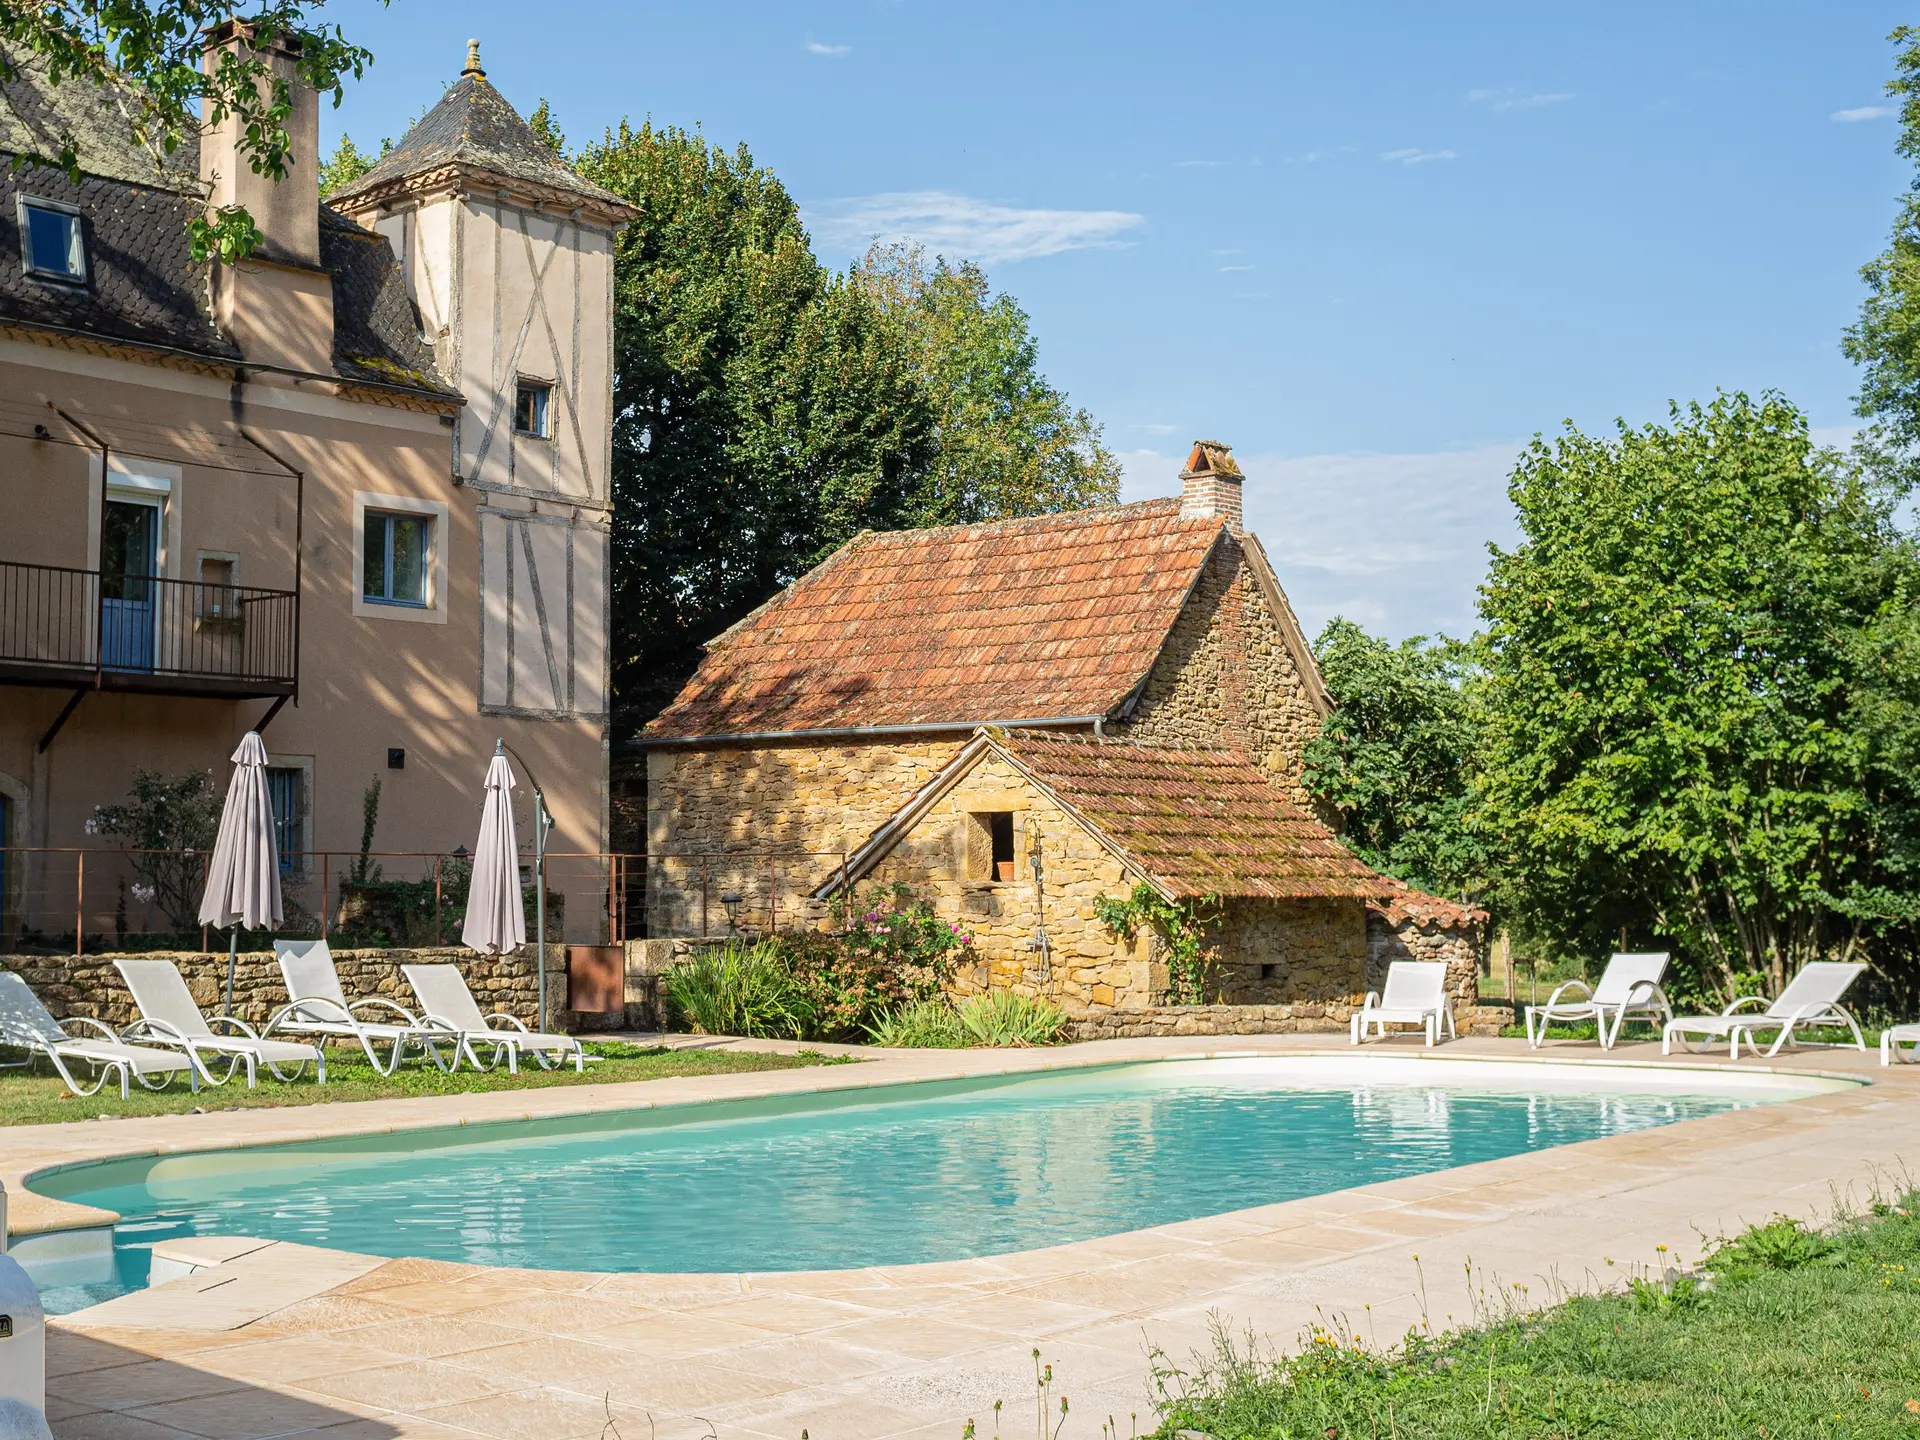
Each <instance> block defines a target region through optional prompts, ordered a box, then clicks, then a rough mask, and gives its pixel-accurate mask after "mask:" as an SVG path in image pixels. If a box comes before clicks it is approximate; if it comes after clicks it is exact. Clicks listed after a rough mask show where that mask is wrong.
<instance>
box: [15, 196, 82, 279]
mask: <svg viewBox="0 0 1920 1440" xmlns="http://www.w3.org/2000/svg"><path fill="white" fill-rule="evenodd" d="M19 199H20V215H19V219H20V252H21V253H20V258H21V261H22V263H23V264H24V266H25V268H26V271H27V273H28V274H29V275H33V276H37V277H39V278H40V279H43V280H62V281H65V282H67V283H68V284H71V285H84V284H86V283H87V245H86V234H85V231H84V229H83V228H82V226H81V223H80V212H79V210H77V209H76V208H74V207H73V206H71V205H63V204H61V203H60V202H59V201H57V200H40V199H36V198H35V197H33V196H29V195H22V196H20V197H19Z"/></svg>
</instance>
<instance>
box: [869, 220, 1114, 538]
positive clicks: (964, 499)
mask: <svg viewBox="0 0 1920 1440" xmlns="http://www.w3.org/2000/svg"><path fill="white" fill-rule="evenodd" d="M850 279H851V280H852V282H853V284H855V285H856V286H858V287H859V288H860V289H861V290H862V291H863V292H865V294H866V295H867V297H868V298H869V299H870V300H871V301H872V302H873V303H874V304H875V305H877V306H878V307H879V309H880V311H881V313H882V314H884V315H885V316H886V317H887V319H888V321H889V322H890V323H891V325H892V326H893V328H894V329H895V330H896V332H897V333H898V336H899V339H900V342H901V344H902V345H903V346H904V347H905V349H906V351H907V354H908V355H909V356H910V357H911V362H912V364H913V367H914V370H915V372H916V374H917V376H918V378H919V382H920V386H921V388H922V390H923V391H924V392H925V394H926V397H927V400H928V402H929V403H930V404H931V405H932V407H933V411H934V436H933V440H934V447H935V453H934V459H933V462H932V466H931V470H930V474H929V476H928V481H927V484H926V485H925V487H924V488H923V491H922V499H921V502H920V503H921V505H922V506H923V523H925V524H935V525H938V524H949V523H954V522H964V521H975V520H997V519H1001V518H1003V517H1006V516H1013V515H1034V514H1042V513H1046V512H1049V511H1055V510H1077V509H1082V508H1084V507H1086V506H1088V505H1098V504H1103V503H1111V502H1112V501H1113V500H1114V499H1115V497H1117V496H1118V494H1119V492H1120V465H1119V462H1118V461H1117V460H1115V459H1114V457H1113V455H1112V453H1111V452H1110V451H1108V450H1107V448H1106V446H1105V445H1104V444H1103V443H1102V437H1101V431H1100V426H1099V425H1098V423H1096V422H1095V420H1094V419H1093V417H1092V416H1091V415H1089V414H1088V413H1087V412H1086V411H1085V410H1076V409H1074V408H1073V407H1072V406H1071V405H1070V404H1069V403H1068V401H1067V397H1066V396H1065V395H1063V394H1062V393H1061V392H1060V391H1058V390H1056V389H1054V388H1053V386H1051V385H1049V384H1048V383H1047V381H1046V379H1045V377H1044V376H1042V375H1041V374H1040V372H1039V368H1038V360H1039V346H1038V343H1037V342H1036V341H1035V339H1034V336H1033V332H1032V330H1031V328H1030V327H1029V323H1028V319H1027V315H1026V312H1025V311H1023V310H1022V309H1021V308H1020V307H1019V306H1018V305H1017V304H1016V303H1014V299H1013V297H1012V296H1011V295H1007V294H1004V293H1003V294H1001V295H998V296H995V295H993V293H992V287H991V286H990V285H989V284H988V283H987V277H986V273H985V272H984V271H983V270H981V269H980V267H979V266H977V265H974V264H971V263H968V262H963V263H960V264H958V265H955V264H950V263H948V262H947V261H946V260H944V259H936V260H935V261H934V262H933V264H932V265H931V266H929V265H928V263H927V257H926V252H925V250H924V249H922V248H921V247H920V246H918V245H906V244H895V245H875V246H874V247H873V248H872V249H870V250H868V252H867V254H866V257H865V259H863V260H862V261H861V262H860V264H859V265H857V266H856V267H855V268H854V270H853V273H852V275H851V276H850Z"/></svg>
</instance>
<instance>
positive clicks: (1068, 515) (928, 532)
mask: <svg viewBox="0 0 1920 1440" xmlns="http://www.w3.org/2000/svg"><path fill="white" fill-rule="evenodd" d="M1179 506H1180V497H1179V496H1178V495H1155V496H1152V497H1150V498H1149V499H1146V500H1127V501H1115V502H1114V503H1113V504H1111V505H1087V506H1083V507H1081V508H1080V509H1078V510H1049V511H1046V512H1044V513H1042V514H1039V515H1009V516H1006V517H1005V518H1003V519H999V520H960V521H955V522H954V523H953V524H951V525H923V526H911V525H909V526H904V527H902V528H901V529H898V530H863V531H862V532H861V535H863V536H870V537H871V538H873V539H874V540H890V539H892V538H894V537H895V536H912V537H913V538H915V539H923V538H927V537H937V536H942V535H958V534H962V533H966V532H974V531H982V530H1011V529H1013V528H1014V527H1016V526H1022V525H1024V526H1029V527H1031V528H1034V529H1040V528H1042V527H1044V526H1047V525H1060V524H1091V523H1092V522H1093V521H1095V520H1098V519H1101V518H1103V517H1110V516H1114V515H1119V514H1122V513H1123V512H1126V511H1129V510H1131V511H1138V512H1142V513H1146V512H1149V511H1150V512H1152V513H1153V514H1156V515H1157V514H1160V513H1162V512H1165V511H1171V510H1177V509H1178V508H1179ZM1190 523H1192V524H1195V525H1198V524H1201V523H1206V524H1212V525H1216V526H1217V525H1222V524H1225V523H1226V522H1225V521H1224V520H1221V519H1219V518H1218V517H1212V518H1210V519H1208V520H1205V521H1200V520H1195V521H1192V522H1190Z"/></svg>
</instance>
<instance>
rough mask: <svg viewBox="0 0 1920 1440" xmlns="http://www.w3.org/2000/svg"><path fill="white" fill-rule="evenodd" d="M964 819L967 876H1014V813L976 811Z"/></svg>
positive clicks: (983, 877) (983, 878) (987, 878)
mask: <svg viewBox="0 0 1920 1440" xmlns="http://www.w3.org/2000/svg"><path fill="white" fill-rule="evenodd" d="M967 820H968V827H967V878H968V879H970V880H1011V879H1013V878H1014V874H1013V812H1012V811H1011V810H978V811H975V812H974V813H972V814H970V815H969V816H967Z"/></svg>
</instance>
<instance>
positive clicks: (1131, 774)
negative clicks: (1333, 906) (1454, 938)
mask: <svg viewBox="0 0 1920 1440" xmlns="http://www.w3.org/2000/svg"><path fill="white" fill-rule="evenodd" d="M996 741H997V748H999V749H1000V750H1001V751H1002V752H1003V753H1004V754H1005V755H1007V756H1008V757H1009V758H1010V759H1011V760H1012V761H1013V762H1014V763H1015V765H1016V766H1017V768H1019V769H1021V770H1024V771H1025V772H1026V773H1027V774H1028V775H1030V776H1031V777H1032V778H1033V779H1035V780H1037V781H1038V782H1039V783H1040V784H1041V785H1042V786H1043V787H1044V788H1045V789H1046V790H1047V791H1049V792H1050V793H1051V794H1052V796H1053V797H1054V798H1055V799H1057V800H1058V801H1059V802H1060V803H1061V804H1062V805H1064V806H1065V807H1066V808H1067V809H1068V810H1069V811H1071V812H1072V813H1074V814H1075V815H1077V816H1078V818H1080V819H1081V820H1082V821H1083V822H1085V823H1086V824H1087V825H1089V826H1090V827H1091V828H1092V829H1094V830H1095V831H1097V832H1099V833H1101V834H1103V835H1105V836H1106V837H1107V838H1108V839H1109V840H1111V841H1113V842H1114V843H1115V844H1116V845H1118V846H1119V847H1120V848H1121V849H1122V850H1124V851H1125V852H1126V853H1127V855H1129V856H1130V857H1132V859H1133V860H1134V861H1135V862H1136V863H1137V864H1138V865H1139V867H1140V868H1141V869H1143V870H1145V871H1146V872H1147V873H1148V874H1149V875H1151V876H1152V877H1153V878H1154V880H1155V881H1157V882H1158V884H1159V888H1160V889H1161V890H1162V891H1164V892H1165V893H1167V894H1168V895H1171V896H1173V897H1174V898H1176V899H1197V898H1199V897H1201V896H1206V895H1220V896H1253V897H1260V898H1265V899H1273V900H1284V899H1316V898H1317V899H1326V898H1339V897H1346V898H1351V899H1361V900H1364V899H1369V898H1373V897H1376V896H1382V895H1385V894H1387V893H1389V892H1390V890H1391V888H1392V886H1393V885H1394V884H1395V883H1397V882H1394V881H1391V880H1388V879H1387V878H1385V877H1384V876H1381V875H1376V874H1375V873H1374V872H1373V871H1372V870H1370V869H1368V868H1367V867H1366V866H1365V865H1363V864H1361V863H1360V862H1359V861H1358V860H1356V859H1355V858H1354V857H1353V856H1352V855H1351V854H1350V853H1349V852H1348V851H1347V849H1346V847H1345V846H1343V845H1342V844H1341V843H1340V841H1339V840H1338V839H1337V838H1335V836H1334V834H1333V832H1332V831H1331V830H1329V829H1328V828H1327V827H1326V826H1324V825H1322V824H1321V823H1320V822H1319V821H1318V820H1316V819H1314V818H1313V816H1311V815H1309V814H1308V813H1307V812H1306V811H1304V810H1302V809H1301V808H1300V807H1299V806H1297V805H1295V804H1293V803H1292V802H1291V801H1289V800H1288V799H1287V798H1286V797H1285V796H1284V795H1282V794H1281V793H1280V791H1279V790H1278V789H1277V788H1276V787H1275V786H1274V785H1273V784H1272V783H1271V782H1270V781H1268V779H1267V778H1266V776H1265V775H1264V774H1263V773H1262V771H1261V770H1260V768H1259V767H1258V766H1257V765H1255V764H1254V763H1253V762H1252V761H1251V760H1249V759H1248V758H1247V756H1246V755H1245V754H1244V753H1242V752H1241V751H1238V750H1229V749H1201V748H1198V747H1194V748H1182V747H1172V746H1149V745H1128V744H1123V743H1114V742H1110V741H1109V742H1103V741H1100V740H1095V739H1091V738H1082V737H1080V736H1073V735H1051V734H1045V733H1041V732H1037V731H1030V730H1029V731H1020V730H1015V731H1010V732H1008V733H1007V734H1006V736H1005V737H1004V739H1000V738H999V737H996Z"/></svg>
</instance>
